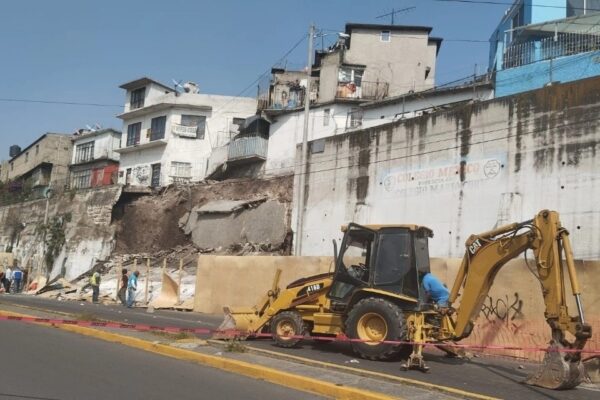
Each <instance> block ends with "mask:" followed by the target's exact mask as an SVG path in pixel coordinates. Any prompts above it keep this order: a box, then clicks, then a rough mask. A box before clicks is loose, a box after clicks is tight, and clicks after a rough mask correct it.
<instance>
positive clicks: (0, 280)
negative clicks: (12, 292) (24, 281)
mask: <svg viewBox="0 0 600 400" xmlns="http://www.w3.org/2000/svg"><path fill="white" fill-rule="evenodd" d="M7 281H8V279H6V276H5V275H4V272H0V284H1V285H2V287H3V288H4V291H5V292H6V285H7Z"/></svg>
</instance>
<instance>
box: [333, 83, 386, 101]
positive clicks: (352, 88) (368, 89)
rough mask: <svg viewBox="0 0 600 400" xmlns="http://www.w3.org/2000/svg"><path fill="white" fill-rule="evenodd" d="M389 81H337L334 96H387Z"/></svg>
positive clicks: (341, 97)
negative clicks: (357, 82)
mask: <svg viewBox="0 0 600 400" xmlns="http://www.w3.org/2000/svg"><path fill="white" fill-rule="evenodd" d="M389 87H390V85H389V83H387V82H365V81H362V82H361V84H360V85H357V84H355V83H353V82H339V83H338V86H337V91H336V93H335V97H336V98H338V99H363V100H381V99H384V98H386V97H387V96H388V92H389Z"/></svg>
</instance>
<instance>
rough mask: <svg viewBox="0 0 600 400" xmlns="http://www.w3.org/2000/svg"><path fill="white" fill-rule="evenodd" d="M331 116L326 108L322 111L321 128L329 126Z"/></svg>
mask: <svg viewBox="0 0 600 400" xmlns="http://www.w3.org/2000/svg"><path fill="white" fill-rule="evenodd" d="M330 114H331V110H330V109H329V108H326V109H324V110H323V126H329V116H330Z"/></svg>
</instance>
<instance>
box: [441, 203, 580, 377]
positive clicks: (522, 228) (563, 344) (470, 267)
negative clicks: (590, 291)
mask: <svg viewBox="0 0 600 400" xmlns="http://www.w3.org/2000/svg"><path fill="white" fill-rule="evenodd" d="M528 249H531V250H532V251H533V254H534V256H535V271H532V272H534V274H535V275H536V278H537V279H538V280H539V282H540V285H541V289H542V294H543V296H544V303H545V306H546V310H545V313H544V316H545V318H546V321H547V322H548V325H550V328H551V330H552V341H551V343H550V347H549V348H548V351H547V352H546V356H545V358H544V365H543V366H542V368H541V369H540V371H539V372H538V373H536V374H534V375H533V376H532V377H530V378H529V379H528V383H530V384H534V385H537V386H542V387H546V388H551V389H566V388H572V387H575V386H577V385H578V384H579V383H580V382H581V380H582V379H583V376H584V373H583V366H582V363H581V350H582V349H583V347H584V346H585V343H586V341H587V340H588V339H589V338H590V337H591V327H590V326H589V325H588V324H586V323H585V318H584V315H583V307H582V305H581V292H580V290H579V282H578V280H577V275H576V273H575V263H574V261H573V254H572V250H571V244H570V242H569V233H568V231H567V230H566V229H565V228H563V227H562V225H561V223H560V219H559V215H558V213H557V212H555V211H549V210H544V211H541V212H540V213H538V214H537V215H536V216H535V218H534V219H532V220H529V221H525V222H521V223H514V224H510V225H506V226H502V227H499V228H497V229H493V230H491V231H488V232H484V233H481V234H479V235H472V236H471V237H470V238H469V239H468V240H467V242H466V252H465V256H464V258H463V261H462V264H461V266H460V269H459V271H458V275H457V277H456V280H455V282H454V285H453V287H452V291H451V293H450V299H449V301H450V303H451V304H453V303H454V302H455V301H456V300H457V298H458V295H459V291H461V289H462V297H461V299H460V303H459V305H458V307H456V314H455V316H454V318H453V325H454V336H455V337H454V339H455V340H460V339H463V338H465V337H467V336H469V334H470V333H471V331H472V329H473V324H474V322H475V320H476V318H477V315H478V314H479V312H480V311H481V308H482V305H483V303H484V301H485V299H486V298H487V295H488V293H489V291H490V288H491V286H492V284H493V282H494V278H495V277H496V275H497V274H498V272H499V271H500V269H501V268H502V267H503V266H504V265H505V264H506V263H507V262H508V261H510V260H511V259H513V258H515V257H517V256H519V255H520V254H521V253H523V252H525V251H526V250H528ZM563 258H564V261H563ZM565 263H566V271H567V273H568V276H569V280H570V283H571V292H572V294H573V296H574V297H575V302H576V305H577V311H578V315H577V316H576V317H572V316H570V315H569V312H568V308H567V298H566V293H565V292H566V289H565V288H566V284H565V268H564V267H565V265H564V264H565ZM567 333H569V334H570V335H571V336H572V338H573V339H571V340H570V341H569V339H568V338H567Z"/></svg>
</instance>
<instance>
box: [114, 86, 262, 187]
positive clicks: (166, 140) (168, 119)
mask: <svg viewBox="0 0 600 400" xmlns="http://www.w3.org/2000/svg"><path fill="white" fill-rule="evenodd" d="M184 86H185V89H184V90H183V91H176V90H174V89H172V88H170V87H168V86H166V85H163V84H162V83H160V82H157V81H154V80H152V79H149V78H141V79H136V80H134V81H131V82H128V83H125V84H123V85H121V86H120V87H121V88H122V89H124V90H125V91H126V96H125V97H126V104H125V111H124V112H123V113H122V114H121V115H119V116H118V117H119V118H121V119H122V120H123V133H122V137H121V148H120V149H118V150H116V152H117V153H119V154H120V167H119V183H122V184H128V185H133V186H152V187H159V186H165V185H168V184H170V183H173V182H196V181H200V180H202V179H204V178H205V176H206V173H207V165H208V161H209V157H210V155H211V153H212V151H213V149H214V148H216V147H219V146H223V145H224V144H226V143H228V142H229V140H230V139H231V138H232V137H233V136H234V135H235V134H237V132H238V129H239V125H240V124H242V123H243V121H244V120H245V118H247V117H249V116H251V115H254V114H255V113H256V99H251V98H245V97H232V96H219V95H210V94H201V93H198V90H197V86H195V85H194V84H192V83H187V84H186V85H184Z"/></svg>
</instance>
